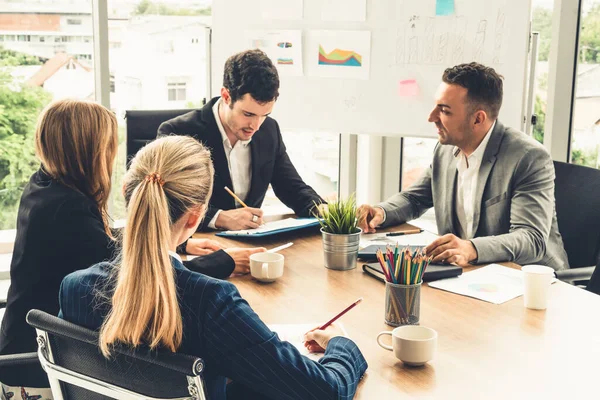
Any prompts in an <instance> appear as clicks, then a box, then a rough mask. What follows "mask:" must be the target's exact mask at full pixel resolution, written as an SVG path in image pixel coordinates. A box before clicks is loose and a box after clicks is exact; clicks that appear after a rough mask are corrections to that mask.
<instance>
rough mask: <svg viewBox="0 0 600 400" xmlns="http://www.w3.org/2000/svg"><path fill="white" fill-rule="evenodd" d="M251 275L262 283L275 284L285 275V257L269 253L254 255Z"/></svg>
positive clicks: (251, 259)
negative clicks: (276, 280) (275, 281)
mask: <svg viewBox="0 0 600 400" xmlns="http://www.w3.org/2000/svg"><path fill="white" fill-rule="evenodd" d="M250 274H252V276H253V277H255V278H256V279H258V280H259V281H261V282H273V281H274V280H275V279H277V278H279V277H280V276H281V275H283V255H282V254H279V253H268V252H264V253H254V254H252V255H251V256H250Z"/></svg>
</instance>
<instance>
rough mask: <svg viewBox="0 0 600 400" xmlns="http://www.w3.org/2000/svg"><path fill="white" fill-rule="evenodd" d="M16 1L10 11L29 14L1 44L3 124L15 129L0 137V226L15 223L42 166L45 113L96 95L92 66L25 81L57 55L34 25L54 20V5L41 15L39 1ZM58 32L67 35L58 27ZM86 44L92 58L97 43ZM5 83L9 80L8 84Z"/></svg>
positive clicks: (83, 3)
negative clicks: (37, 145)
mask: <svg viewBox="0 0 600 400" xmlns="http://www.w3.org/2000/svg"><path fill="white" fill-rule="evenodd" d="M50 3H52V2H49V4H50ZM11 4H12V5H13V6H14V7H12V8H11V9H14V10H15V12H23V13H27V14H28V17H27V24H24V25H22V27H21V28H20V31H19V32H15V34H14V35H4V36H2V37H3V39H4V41H3V42H2V43H0V52H1V56H0V82H3V83H2V84H0V104H3V105H6V106H5V107H4V108H3V110H2V113H3V116H5V117H7V118H6V120H3V122H2V123H1V124H5V125H3V128H7V129H4V131H8V132H12V134H10V135H0V230H6V229H14V228H15V227H16V219H17V210H18V206H19V199H20V198H21V193H22V191H23V188H24V187H25V185H26V184H27V182H29V178H30V176H31V175H32V174H33V173H34V172H35V171H36V170H37V169H38V167H39V161H38V160H37V159H36V157H35V154H34V133H35V124H36V121H37V118H38V115H39V113H40V111H41V110H42V109H43V108H44V107H45V106H46V105H47V104H48V103H49V102H50V101H52V100H57V99H60V98H65V97H71V98H90V97H91V98H92V99H93V98H94V71H93V70H89V71H84V70H83V69H81V68H79V69H77V70H67V69H66V66H67V65H64V66H62V67H60V68H59V69H58V70H56V71H54V72H53V73H52V74H50V75H49V76H48V77H47V78H46V79H45V80H44V82H42V83H40V84H39V86H33V85H31V84H26V83H25V82H26V81H27V80H28V79H29V78H30V77H31V76H33V75H34V74H36V73H37V72H39V71H40V69H41V68H43V64H44V62H46V61H47V60H48V59H49V58H51V57H52V53H50V54H49V53H48V51H49V49H48V46H44V45H40V44H39V43H40V42H41V43H44V42H45V41H46V39H45V36H40V35H39V31H36V30H35V28H36V27H39V26H45V25H47V24H49V23H51V22H52V21H48V20H47V17H46V16H47V13H46V11H47V8H48V7H53V5H52V4H50V5H48V7H47V6H46V5H44V6H43V8H44V12H45V14H36V13H34V12H32V10H35V7H37V6H39V5H40V2H39V1H37V0H35V1H33V0H20V1H18V2H14V4H13V3H11ZM85 4H88V5H89V11H90V12H91V2H81V4H79V2H78V7H82V8H83V7H85ZM63 6H64V5H63ZM63 6H60V7H58V6H55V8H56V7H58V8H61V7H63ZM63 9H64V7H63ZM42 15H43V16H42ZM80 29H82V28H80ZM82 33H85V34H86V35H89V36H90V37H91V35H92V31H91V26H90V28H89V30H88V31H87V32H82ZM57 34H58V35H62V34H64V33H61V32H60V31H59V32H57ZM32 36H33V38H34V41H33V42H32V41H31V39H32ZM36 37H37V38H38V39H37V40H36V39H35V38H36ZM62 37H63V36H55V37H54V41H53V40H52V37H49V38H48V41H49V42H52V43H55V42H56V43H59V42H60V41H61V38H62ZM81 46H82V47H81V50H79V51H80V52H84V53H86V54H87V55H88V56H89V57H90V58H91V54H92V52H93V46H92V45H91V44H89V45H87V47H83V45H81ZM50 52H52V49H50ZM5 82H6V83H8V84H4V83H5ZM6 121H8V122H6ZM6 125H7V126H6Z"/></svg>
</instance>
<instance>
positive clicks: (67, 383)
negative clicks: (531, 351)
mask: <svg viewBox="0 0 600 400" xmlns="http://www.w3.org/2000/svg"><path fill="white" fill-rule="evenodd" d="M27 322H28V323H29V325H31V326H32V327H34V328H35V329H36V330H37V332H38V356H39V358H40V362H41V364H42V367H43V368H44V370H46V373H47V374H48V380H49V381H50V387H51V389H52V395H53V396H54V399H55V400H61V399H64V400H71V399H72V400H79V399H85V400H96V399H109V398H115V399H148V398H150V399H157V398H161V399H182V398H192V399H205V398H206V397H205V389H204V383H203V381H202V379H201V373H202V370H203V368H204V363H203V361H202V359H201V358H198V357H192V356H189V355H185V354H178V353H171V352H168V351H150V350H148V349H147V348H138V349H135V350H133V349H131V348H130V347H128V346H117V347H116V348H115V350H114V351H113V355H112V356H111V358H110V359H106V358H105V357H104V356H103V355H102V353H101V352H100V349H99V347H98V333H97V332H94V331H91V330H89V329H86V328H83V327H80V326H78V325H75V324H72V323H70V322H67V321H65V320H62V319H60V318H58V317H55V316H52V315H50V314H47V313H45V312H43V311H40V310H31V311H30V312H29V313H28V314H27Z"/></svg>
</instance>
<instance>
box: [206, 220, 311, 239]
mask: <svg viewBox="0 0 600 400" xmlns="http://www.w3.org/2000/svg"><path fill="white" fill-rule="evenodd" d="M318 225H319V220H318V219H316V218H286V219H281V220H278V221H271V222H266V223H265V224H263V225H262V226H260V227H258V228H256V229H243V230H239V231H225V232H219V233H217V234H216V235H217V236H224V237H227V236H233V237H235V236H245V237H262V236H268V235H273V234H275V233H281V232H288V231H293V230H297V229H303V228H308V227H311V226H318Z"/></svg>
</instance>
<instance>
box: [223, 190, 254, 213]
mask: <svg viewBox="0 0 600 400" xmlns="http://www.w3.org/2000/svg"><path fill="white" fill-rule="evenodd" d="M225 190H226V191H227V193H229V194H230V195H231V197H233V198H234V199H235V200H236V201H237V202H238V203H240V204H241V205H242V207H244V208H248V206H247V205H246V203H244V202H243V201H242V199H240V198H239V197H237V195H236V194H235V193H233V192H232V191H231V189H229V188H228V187H227V186H225Z"/></svg>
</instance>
